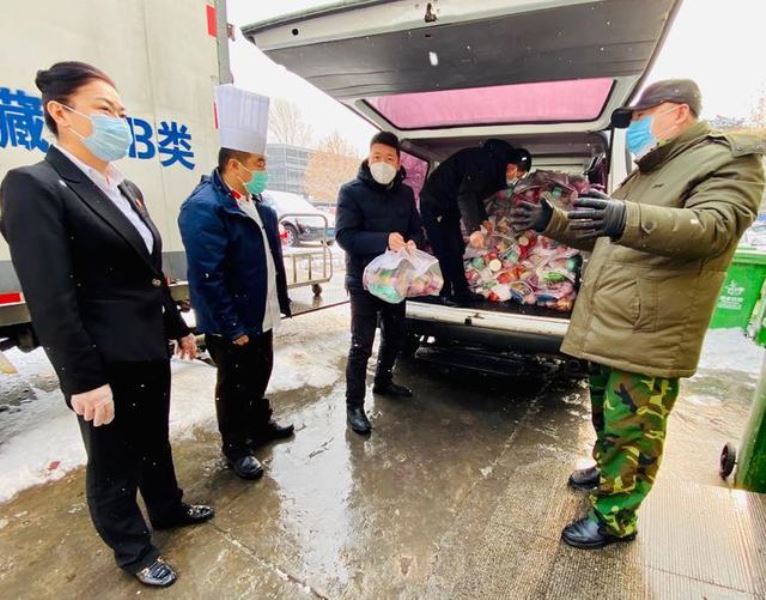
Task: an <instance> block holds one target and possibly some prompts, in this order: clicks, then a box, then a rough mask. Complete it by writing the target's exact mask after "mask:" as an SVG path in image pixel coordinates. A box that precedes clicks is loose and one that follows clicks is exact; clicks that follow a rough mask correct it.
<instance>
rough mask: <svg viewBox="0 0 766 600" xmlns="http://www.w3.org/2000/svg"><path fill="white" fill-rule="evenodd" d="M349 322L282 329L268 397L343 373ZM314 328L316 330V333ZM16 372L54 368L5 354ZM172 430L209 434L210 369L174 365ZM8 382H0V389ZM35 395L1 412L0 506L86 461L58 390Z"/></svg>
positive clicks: (323, 320)
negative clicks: (203, 429)
mask: <svg viewBox="0 0 766 600" xmlns="http://www.w3.org/2000/svg"><path fill="white" fill-rule="evenodd" d="M347 324H348V317H347V316H346V315H345V313H344V311H343V309H340V310H337V309H336V310H333V311H323V312H322V313H317V314H316V315H309V316H307V317H304V318H298V319H293V320H291V321H288V322H285V323H284V324H283V329H281V330H280V331H279V332H278V334H277V340H276V344H275V345H276V356H275V369H274V374H273V376H272V379H271V384H270V386H269V392H271V393H274V392H285V391H290V390H294V389H299V388H302V387H304V386H310V387H316V388H319V387H324V386H328V385H332V384H334V383H335V382H336V381H338V380H339V379H340V377H341V375H342V371H341V369H340V367H341V364H342V359H343V356H345V354H346V352H347V351H348V340H349V334H348V332H347V330H346V327H347ZM317 328H319V329H317ZM8 356H9V358H10V360H11V361H12V362H13V363H14V365H15V366H17V367H18V368H19V376H16V377H17V378H21V379H26V378H28V377H34V376H35V375H37V374H39V373H40V372H46V373H47V372H49V371H52V367H51V366H50V363H48V361H47V359H46V357H45V354H44V353H43V352H42V350H40V349H38V350H35V351H34V352H32V353H30V354H28V355H23V354H21V353H19V352H16V351H13V352H9V353H8ZM172 370H173V395H172V402H171V414H170V426H171V438H172V439H173V440H179V439H183V438H184V437H186V436H189V435H191V434H192V432H193V429H194V428H195V427H197V426H202V427H206V428H212V429H215V405H214V400H213V397H214V396H213V391H214V388H215V369H214V368H213V367H210V366H208V365H206V364H204V363H202V362H199V361H195V362H193V363H190V362H182V361H179V360H175V359H174V360H173V363H172ZM5 384H6V382H2V384H0V393H2V392H3V388H4V387H5ZM33 388H34V392H35V398H34V399H32V400H29V401H24V402H22V404H21V405H20V406H19V407H18V408H14V409H13V410H11V411H7V412H4V413H0V421H3V423H2V427H0V435H1V436H2V438H1V441H0V473H2V476H1V477H0V502H4V501H6V500H8V499H10V498H11V497H12V496H14V495H15V494H17V493H18V492H20V491H21V490H23V489H25V488H27V487H30V486H32V485H36V484H40V483H44V482H46V481H53V480H56V479H59V478H61V477H63V476H64V475H65V474H66V473H67V472H68V471H71V470H72V469H74V468H77V467H78V466H80V465H82V464H84V463H85V458H86V457H85V450H84V448H83V444H82V439H81V437H80V432H79V428H78V425H77V420H76V419H75V417H74V415H73V413H72V412H71V411H70V410H69V409H68V408H67V407H66V405H65V403H64V398H63V395H62V394H61V392H60V390H58V389H55V390H54V391H49V392H46V391H44V390H41V389H39V388H35V387H34V384H33Z"/></svg>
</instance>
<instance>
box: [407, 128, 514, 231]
mask: <svg viewBox="0 0 766 600" xmlns="http://www.w3.org/2000/svg"><path fill="white" fill-rule="evenodd" d="M514 154H515V153H514V148H513V146H511V145H510V144H509V143H507V142H504V141H503V140H487V141H486V142H484V144H483V145H482V146H481V147H480V148H464V149H463V150H459V151H458V152H455V154H453V155H452V156H450V157H449V158H448V159H447V160H445V161H444V162H443V163H441V164H440V165H439V166H438V167H437V168H436V169H435V170H434V172H433V173H431V175H430V177H429V178H428V180H427V181H426V183H425V185H424V186H423V190H422V191H421V192H420V212H421V213H422V215H423V220H424V221H425V222H426V223H429V222H430V223H433V222H442V221H447V222H459V221H460V219H461V217H462V219H463V223H464V224H465V226H466V229H467V230H468V231H477V230H478V229H479V228H480V227H481V223H482V221H485V220H486V219H487V213H486V210H485V208H484V200H485V199H486V198H489V197H490V196H491V195H492V194H494V193H495V192H498V191H499V190H502V189H503V188H505V187H506V182H505V171H506V167H507V166H508V163H510V162H512V160H513V159H514Z"/></svg>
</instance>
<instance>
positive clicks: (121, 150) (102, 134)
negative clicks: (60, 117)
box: [62, 104, 133, 162]
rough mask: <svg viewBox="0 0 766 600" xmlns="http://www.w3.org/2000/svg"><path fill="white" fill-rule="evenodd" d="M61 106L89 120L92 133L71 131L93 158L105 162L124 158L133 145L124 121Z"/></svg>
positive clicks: (131, 136) (128, 128)
mask: <svg viewBox="0 0 766 600" xmlns="http://www.w3.org/2000/svg"><path fill="white" fill-rule="evenodd" d="M62 106H64V107H65V108H68V109H69V110H71V111H72V112H73V113H76V114H78V115H81V116H83V117H85V118H86V119H90V122H91V123H92V124H93V131H92V132H91V134H90V135H89V136H87V137H85V136H83V135H80V134H79V133H78V132H77V131H75V130H74V129H72V131H74V133H75V134H76V135H78V136H79V137H80V139H81V140H82V143H83V144H84V145H85V147H86V148H87V149H88V150H90V151H91V152H92V153H93V155H94V156H96V157H97V158H100V159H101V160H103V161H106V162H112V161H115V160H119V159H121V158H125V156H126V155H127V153H128V150H129V149H130V145H131V144H132V143H133V134H131V132H130V126H129V125H128V122H127V121H126V120H125V119H123V118H120V117H110V116H108V115H86V114H83V113H81V112H79V111H76V110H75V109H73V108H72V107H70V106H66V104H64V105H62Z"/></svg>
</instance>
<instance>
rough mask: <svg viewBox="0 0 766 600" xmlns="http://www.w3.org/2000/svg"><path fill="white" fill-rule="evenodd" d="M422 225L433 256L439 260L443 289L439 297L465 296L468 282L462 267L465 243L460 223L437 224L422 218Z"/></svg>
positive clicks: (445, 221) (445, 222)
mask: <svg viewBox="0 0 766 600" xmlns="http://www.w3.org/2000/svg"><path fill="white" fill-rule="evenodd" d="M423 224H424V225H425V228H426V234H427V235H428V241H429V242H431V247H432V248H433V251H434V255H435V256H436V258H438V259H439V266H440V267H441V269H442V275H443V276H444V287H443V288H442V291H441V295H442V296H450V295H456V296H464V295H466V294H467V293H468V282H467V281H466V279H465V267H464V266H463V254H465V242H464V241H463V233H462V232H461V230H460V221H456V220H443V221H441V222H437V221H436V220H434V219H426V218H425V217H424V220H423Z"/></svg>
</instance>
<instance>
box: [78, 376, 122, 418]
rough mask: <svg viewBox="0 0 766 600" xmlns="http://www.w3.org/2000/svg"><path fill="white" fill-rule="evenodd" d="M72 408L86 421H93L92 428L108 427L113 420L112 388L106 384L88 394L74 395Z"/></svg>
mask: <svg viewBox="0 0 766 600" xmlns="http://www.w3.org/2000/svg"><path fill="white" fill-rule="evenodd" d="M72 408H73V409H74V412H76V413H77V414H78V415H80V416H81V417H82V418H83V419H85V420H86V421H93V426H94V427H101V425H109V423H111V422H112V421H113V420H114V400H113V399H112V388H111V387H109V384H107V385H102V386H101V387H100V388H96V389H95V390H90V391H89V392H83V393H82V394H74V395H73V396H72Z"/></svg>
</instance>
